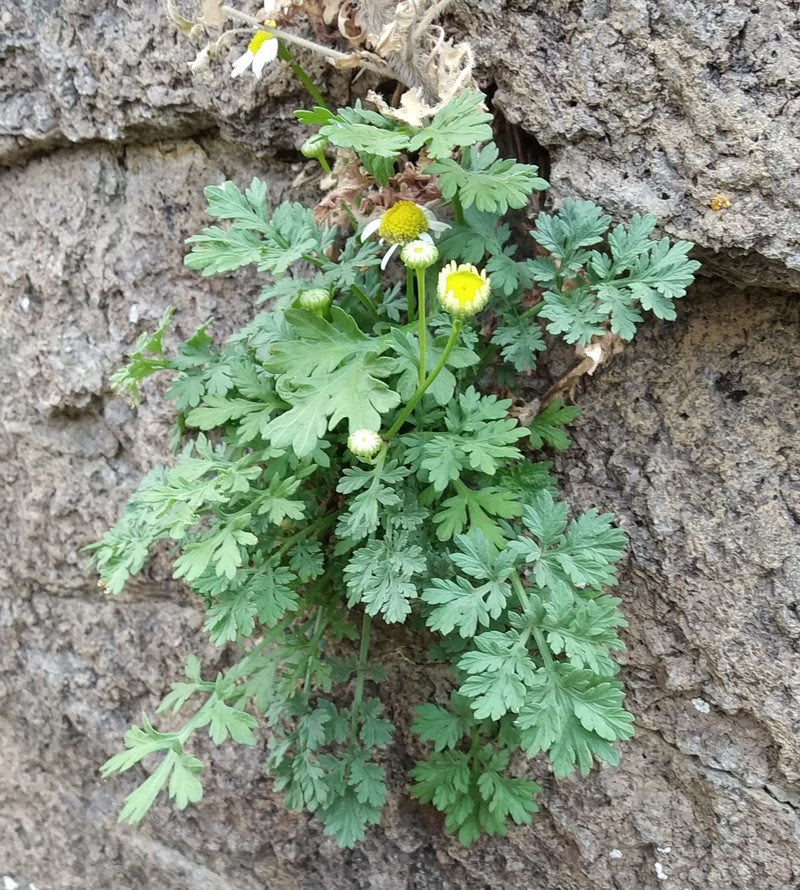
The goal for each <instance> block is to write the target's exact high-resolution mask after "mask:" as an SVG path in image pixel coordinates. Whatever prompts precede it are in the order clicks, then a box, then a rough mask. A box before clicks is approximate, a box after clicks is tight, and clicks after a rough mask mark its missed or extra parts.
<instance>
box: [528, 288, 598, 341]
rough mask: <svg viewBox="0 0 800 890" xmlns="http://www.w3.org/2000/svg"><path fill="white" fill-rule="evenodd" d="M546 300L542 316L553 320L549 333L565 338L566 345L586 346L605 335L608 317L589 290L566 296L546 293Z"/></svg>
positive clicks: (578, 290)
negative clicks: (605, 324) (604, 326)
mask: <svg viewBox="0 0 800 890" xmlns="http://www.w3.org/2000/svg"><path fill="white" fill-rule="evenodd" d="M542 300H543V302H544V307H543V308H542V309H541V310H540V312H539V315H540V317H541V318H545V319H548V320H549V322H550V323H549V324H548V325H547V331H548V333H550V334H563V336H564V342H565V343H579V344H580V345H581V346H585V345H586V344H587V343H588V342H589V341H590V340H591V339H592V338H593V337H599V336H601V335H602V334H604V333H605V329H604V328H603V326H602V323H603V322H604V321H605V320H606V318H607V313H606V312H604V311H603V310H602V309H600V307H599V306H598V305H597V301H596V300H595V298H594V295H593V294H592V293H591V292H589V291H587V290H585V289H576V290H573V291H570V292H568V293H565V294H560V293H555V292H553V291H545V292H544V293H543V294H542Z"/></svg>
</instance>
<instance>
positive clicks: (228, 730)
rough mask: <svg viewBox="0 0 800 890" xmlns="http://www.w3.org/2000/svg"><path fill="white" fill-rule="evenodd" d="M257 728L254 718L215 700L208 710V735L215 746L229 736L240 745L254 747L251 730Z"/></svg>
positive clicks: (254, 738) (254, 740) (254, 739)
mask: <svg viewBox="0 0 800 890" xmlns="http://www.w3.org/2000/svg"><path fill="white" fill-rule="evenodd" d="M257 726H258V723H257V722H256V719H255V717H253V716H251V715H250V714H246V713H245V712H244V711H240V710H238V709H236V708H232V707H230V706H229V705H226V704H225V702H223V701H219V700H216V701H214V702H213V704H212V706H211V708H210V709H209V729H208V734H209V735H210V736H211V740H212V741H213V742H214V744H215V745H221V744H222V743H223V742H224V741H225V739H227V738H228V736H230V737H231V738H232V739H233V740H234V741H235V742H239V744H240V745H255V743H256V737H255V736H254V735H253V730H254V729H255V728H256V727H257Z"/></svg>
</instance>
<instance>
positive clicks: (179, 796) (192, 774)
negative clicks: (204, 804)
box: [169, 754, 203, 810]
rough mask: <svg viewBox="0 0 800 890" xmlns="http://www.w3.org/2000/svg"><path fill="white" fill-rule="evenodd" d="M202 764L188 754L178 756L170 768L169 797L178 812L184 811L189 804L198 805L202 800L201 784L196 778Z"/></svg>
mask: <svg viewBox="0 0 800 890" xmlns="http://www.w3.org/2000/svg"><path fill="white" fill-rule="evenodd" d="M202 769H203V764H202V763H201V762H200V761H199V760H198V759H197V758H196V757H192V756H191V755H190V754H180V755H179V756H178V757H177V758H176V759H175V763H174V766H173V768H172V776H171V777H170V780H169V796H170V798H171V799H172V800H174V801H175V806H176V807H177V808H178V809H179V810H185V809H186V807H187V806H188V805H189V804H190V803H199V801H201V800H202V798H203V783H202V782H201V781H200V780H199V779H198V778H197V776H198V774H199V773H200V772H202Z"/></svg>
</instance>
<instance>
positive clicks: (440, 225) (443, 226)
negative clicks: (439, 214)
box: [428, 219, 452, 232]
mask: <svg viewBox="0 0 800 890" xmlns="http://www.w3.org/2000/svg"><path fill="white" fill-rule="evenodd" d="M428 228H429V229H430V230H431V231H432V232H446V231H447V230H448V229H449V228H452V227H451V225H450V223H446V222H441V221H440V220H438V219H435V220H433V222H431V223H430V224H429V226H428Z"/></svg>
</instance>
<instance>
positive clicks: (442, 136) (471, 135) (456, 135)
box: [408, 90, 492, 160]
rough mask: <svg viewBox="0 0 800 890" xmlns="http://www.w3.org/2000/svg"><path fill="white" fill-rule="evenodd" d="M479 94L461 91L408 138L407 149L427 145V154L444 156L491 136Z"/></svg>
mask: <svg viewBox="0 0 800 890" xmlns="http://www.w3.org/2000/svg"><path fill="white" fill-rule="evenodd" d="M485 98H486V97H485V96H484V95H483V94H482V93H478V92H474V91H472V90H464V91H463V92H460V93H458V94H457V95H456V96H454V97H453V98H452V99H451V100H450V101H449V102H448V103H447V105H445V106H444V108H442V109H440V110H439V111H438V112H437V113H436V114H435V115H434V117H433V119H432V120H431V121H430V123H428V124H427V125H426V126H425V127H423V128H422V129H421V130H419V131H418V132H417V133H416V134H415V135H414V136H412V137H411V139H410V140H409V143H408V148H409V150H410V151H419V150H420V149H421V148H422V147H423V145H427V147H428V157H431V158H433V159H435V160H437V159H439V158H446V157H448V156H449V154H450V152H451V151H452V150H453V149H454V148H460V147H463V146H467V145H475V143H476V142H488V141H489V140H490V139H491V138H492V128H491V126H490V121H491V119H492V116H491V114H489V112H488V111H484V110H483V109H482V107H481V106H482V105H483V102H484V99H485Z"/></svg>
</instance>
